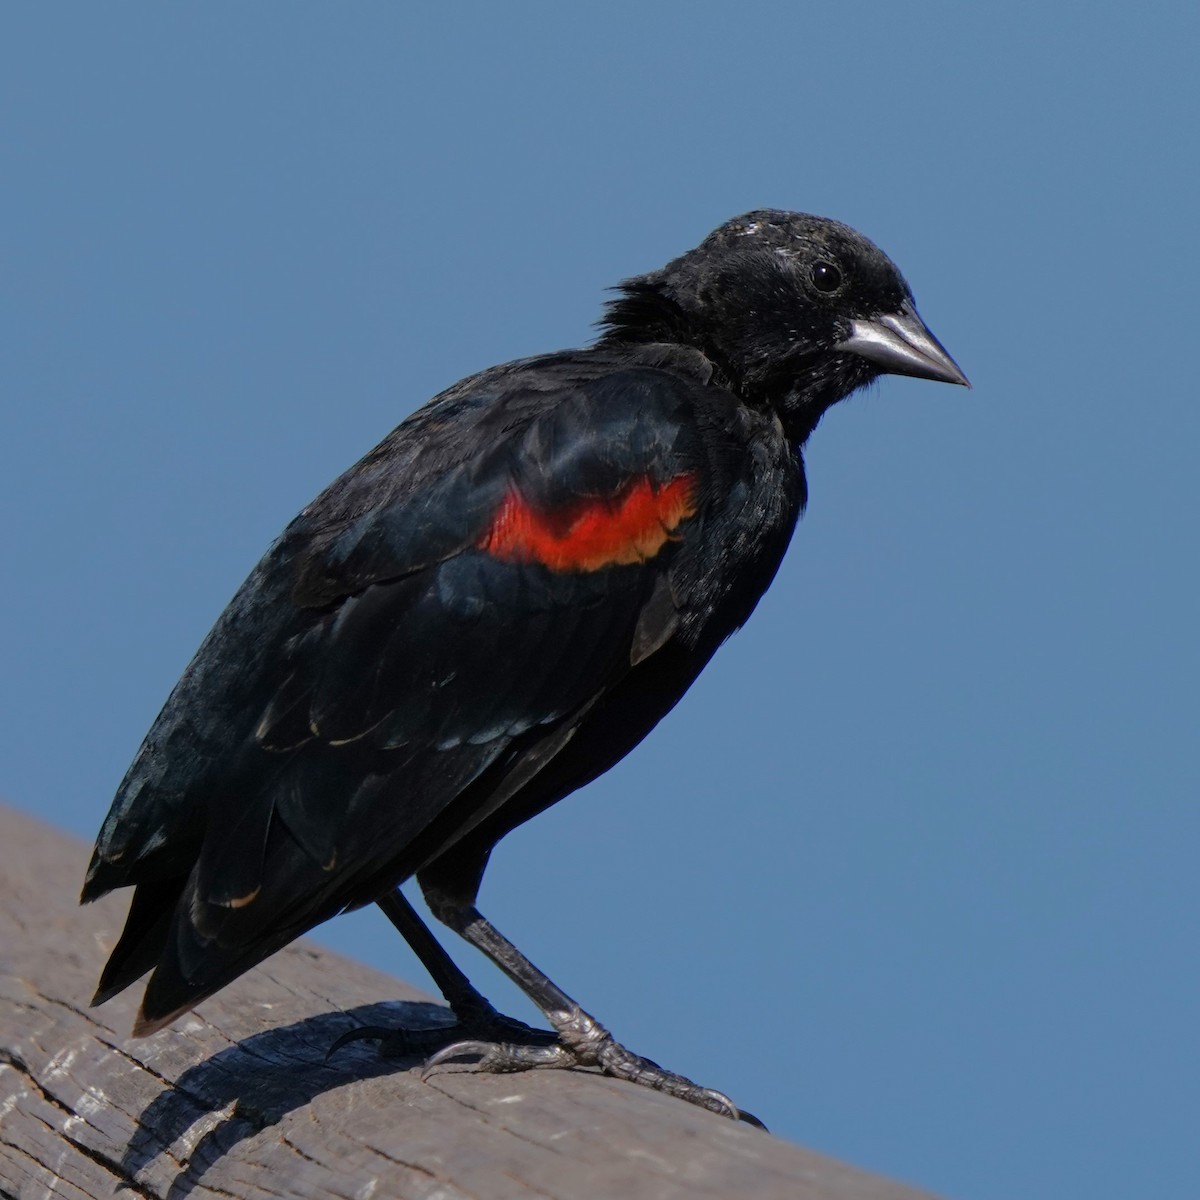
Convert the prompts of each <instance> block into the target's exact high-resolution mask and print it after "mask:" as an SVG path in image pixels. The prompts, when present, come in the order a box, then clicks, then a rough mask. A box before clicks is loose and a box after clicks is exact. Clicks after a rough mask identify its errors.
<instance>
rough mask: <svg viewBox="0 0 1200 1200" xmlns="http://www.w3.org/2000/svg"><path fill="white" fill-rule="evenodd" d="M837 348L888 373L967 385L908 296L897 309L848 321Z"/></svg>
mask: <svg viewBox="0 0 1200 1200" xmlns="http://www.w3.org/2000/svg"><path fill="white" fill-rule="evenodd" d="M837 349H839V350H849V351H850V352H851V353H852V354H858V355H861V356H862V357H863V358H865V359H866V360H867V361H868V362H872V363H875V364H876V365H877V366H879V367H882V368H883V370H884V371H885V372H887V373H888V374H890V375H915V376H916V377H917V378H918V379H936V380H937V381H938V382H939V383H961V384H962V385H963V386H964V387H970V386H971V384H970V383H969V382H968V380H967V377H966V376H965V375H964V374H963V373H962V371H961V370H959V367H958V363H956V362H955V361H954V359H952V358H951V357H950V355H949V354H947V353H946V351H945V348H944V347H943V346H942V344H941V342H939V341H938V340H937V338H935V337H934V336H933V334H932V333H930V332H929V330H928V328H927V327H926V325H925V322H924V321H922V320H921V318H920V317H919V316H917V310H916V309H915V308H914V307H913V306H912V302H911V301H910V300H906V301H905V302H904V304H903V305H902V306H901V308H900V311H899V312H894V313H885V314H884V315H883V316H881V317H872V318H871V320H869V321H865V320H859V321H851V322H850V336H849V337H848V338H844V339H843V340H842V341H840V342H838V343H837Z"/></svg>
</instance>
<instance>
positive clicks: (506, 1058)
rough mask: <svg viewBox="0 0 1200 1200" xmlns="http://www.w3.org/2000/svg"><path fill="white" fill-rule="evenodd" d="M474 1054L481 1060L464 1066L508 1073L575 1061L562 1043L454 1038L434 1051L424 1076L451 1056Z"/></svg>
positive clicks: (503, 1073)
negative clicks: (464, 1040) (458, 1039)
mask: <svg viewBox="0 0 1200 1200" xmlns="http://www.w3.org/2000/svg"><path fill="white" fill-rule="evenodd" d="M469 1054H473V1055H475V1056H477V1058H478V1061H477V1062H473V1063H464V1064H462V1065H461V1067H460V1070H465V1071H482V1072H483V1073H485V1074H490V1075H505V1074H508V1073H509V1072H513V1071H532V1070H535V1069H536V1068H538V1067H566V1066H571V1065H573V1064H574V1062H575V1057H574V1056H573V1055H572V1054H571V1052H570V1051H569V1050H568V1049H567V1048H566V1047H565V1046H562V1045H559V1044H558V1043H556V1042H555V1043H551V1044H550V1045H548V1046H519V1045H514V1044H512V1043H510V1042H470V1041H466V1042H453V1043H451V1044H450V1045H449V1046H443V1047H442V1048H441V1049H440V1050H439V1051H437V1053H436V1054H431V1055H430V1056H429V1057H428V1058H427V1059H426V1060H425V1065H424V1066H423V1067H422V1068H421V1079H422V1080H425V1079H428V1078H429V1076H430V1074H432V1072H433V1071H434V1069H435V1068H437V1067H440V1066H443V1065H444V1064H446V1063H448V1062H450V1060H451V1059H455V1058H461V1057H463V1056H464V1055H469Z"/></svg>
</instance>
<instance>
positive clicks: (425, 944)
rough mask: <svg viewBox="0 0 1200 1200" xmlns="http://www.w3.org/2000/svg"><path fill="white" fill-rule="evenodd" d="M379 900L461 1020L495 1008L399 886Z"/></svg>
mask: <svg viewBox="0 0 1200 1200" xmlns="http://www.w3.org/2000/svg"><path fill="white" fill-rule="evenodd" d="M376 903H377V904H378V905H379V907H380V908H381V909H382V910H383V912H384V915H385V916H386V917H387V919H388V920H389V921H391V923H392V924H393V925H395V927H396V928H397V929H398V930H399V931H400V933H401V934H402V935H403V937H404V940H405V941H406V942H407V943H408V944H409V945H410V946H411V947H412V948H413V950H414V951H415V952H416V955H417V957H418V958H419V959H420V960H421V965H422V966H423V967H424V968H425V970H427V971H428V972H429V974H430V976H431V977H432V979H433V982H434V983H436V984H437V986H438V990H439V991H440V992H441V993H442V995H443V996H445V997H446V1003H447V1004H449V1005H450V1007H451V1008H452V1009H453V1010H454V1015H455V1016H456V1017H458V1019H459V1020H460V1021H462V1020H464V1019H466V1018H469V1017H471V1016H474V1015H476V1014H480V1013H484V1012H493V1011H494V1010H493V1009H492V1006H491V1005H490V1004H489V1003H488V1002H487V1001H486V1000H485V999H484V998H483V996H481V995H480V994H479V992H478V991H476V989H475V988H474V987H472V985H471V981H470V980H469V979H468V978H467V977H466V975H464V974H463V973H462V971H461V970H460V969H459V966H458V964H457V963H456V962H455V961H454V959H452V958H451V957H450V955H449V954H447V953H446V951H445V950H444V949H442V946H441V943H440V942H439V941H438V940H437V938H435V937H434V936H433V934H432V933H430V932H429V926H428V925H426V924H425V922H424V921H422V920H421V918H420V917H419V916H418V915H417V910H416V909H415V908H413V906H412V905H411V904H410V903H409V902H408V897H406V896H405V895H404V893H403V892H402V891H401V890H400V889H399V888H396V889H395V890H394V891H391V892H388V894H387V895H386V896H382V897H381V898H380V899H379V900H377V901H376Z"/></svg>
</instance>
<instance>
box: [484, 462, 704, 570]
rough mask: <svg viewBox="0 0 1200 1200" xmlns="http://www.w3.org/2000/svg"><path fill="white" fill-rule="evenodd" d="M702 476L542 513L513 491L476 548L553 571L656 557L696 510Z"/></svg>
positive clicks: (642, 483) (633, 487)
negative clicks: (698, 481) (693, 496)
mask: <svg viewBox="0 0 1200 1200" xmlns="http://www.w3.org/2000/svg"><path fill="white" fill-rule="evenodd" d="M695 484H696V477H695V475H692V474H687V475H679V476H677V477H676V478H674V479H672V480H671V481H670V482H669V483H667V484H665V485H664V486H663V487H658V488H656V487H655V486H654V484H653V483H652V482H651V481H650V480H649V479H639V480H636V481H635V482H633V483H631V484H629V485H628V486H627V487H625V488H623V489H622V490H621V491H620V492H618V493H617V494H616V495H615V496H613V497H609V498H605V499H596V500H587V501H583V502H581V503H579V504H573V505H571V507H570V508H568V509H560V510H557V511H551V512H540V511H538V510H537V509H535V508H532V507H530V505H529V504H527V503H526V502H525V500H524V499H523V498H522V496H521V494H520V493H519V492H518V491H517V490H516V489H515V488H510V489H509V492H508V494H507V495H506V496H505V497H504V503H503V504H501V506H500V509H499V511H498V512H497V513H496V515H495V517H493V518H492V523H491V525H489V526H488V529H487V532H486V533H484V535H483V537H481V538H480V539H479V541H478V542H477V543H476V545H477V546H478V547H479V549H481V550H486V551H487V552H488V553H489V554H492V555H494V556H495V557H496V558H501V559H504V560H505V561H507V562H536V563H541V564H542V566H544V567H548V568H549V569H550V570H551V571H598V570H600V568H601V567H614V566H629V565H631V564H632V563H639V562H644V561H645V560H646V559H648V558H653V557H654V556H655V555H656V554H657V553H658V552H659V551H660V550H661V549H662V548H663V546H664V545H666V543H667V542H668V541H669V540H670V538H671V535H672V533H673V532H674V531H675V529H676V528H678V526H679V525H680V524H681V523H682V522H683V521H685V520H687V518H688V517H690V516H691V515H692V514H693V513H694V512H695V511H696V507H695V504H694V502H693V498H692V493H693V491H694V490H695Z"/></svg>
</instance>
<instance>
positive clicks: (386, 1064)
mask: <svg viewBox="0 0 1200 1200" xmlns="http://www.w3.org/2000/svg"><path fill="white" fill-rule="evenodd" d="M85 861H86V850H85V848H84V846H83V845H82V844H81V843H80V842H78V841H76V840H75V839H73V838H70V837H68V836H67V835H65V834H62V833H59V832H56V831H54V830H51V829H49V828H48V827H46V826H45V825H42V824H40V823H39V822H37V821H36V820H34V819H33V818H31V817H28V816H25V815H22V814H20V813H18V812H15V811H14V810H12V809H8V808H4V807H3V806H0V1196H3V1197H4V1198H5V1200H8V1198H13V1197H19V1198H20V1200H43V1198H44V1197H51V1196H54V1197H63V1198H65V1200H84V1198H87V1200H94V1198H97V1197H111V1196H114V1195H121V1196H129V1197H133V1196H142V1197H155V1198H162V1200H184V1198H185V1197H196V1198H197V1200H199V1198H201V1197H226V1198H228V1197H234V1198H236V1200H250V1198H254V1200H259V1198H262V1200H279V1198H280V1197H303V1198H309V1197H312V1198H314V1200H316V1198H322V1200H324V1198H326V1197H340V1198H342V1200H517V1198H526V1197H552V1198H554V1200H598V1198H605V1200H608V1198H615V1200H650V1198H653V1200H684V1198H685V1197H687V1198H690V1200H694V1198H696V1197H725V1198H733V1197H738V1198H741V1197H751V1198H754V1197H763V1198H767V1197H772V1198H773V1197H791V1198H795V1200H922V1196H923V1195H924V1194H923V1193H918V1192H915V1191H913V1190H911V1189H909V1188H906V1187H903V1186H901V1185H899V1184H895V1183H891V1182H888V1181H887V1180H883V1179H880V1178H877V1177H875V1176H872V1175H869V1174H866V1173H864V1172H861V1171H858V1170H855V1169H853V1168H851V1167H847V1166H843V1165H842V1164H840V1163H837V1162H833V1161H832V1160H830V1159H826V1158H823V1157H821V1156H819V1155H816V1154H813V1153H811V1152H809V1151H806V1150H802V1149H800V1148H799V1147H797V1146H793V1145H790V1144H788V1143H787V1142H784V1141H782V1140H780V1139H778V1138H774V1137H771V1136H768V1135H766V1134H763V1133H760V1132H758V1131H756V1130H754V1129H751V1128H748V1127H746V1126H742V1125H735V1124H733V1123H732V1122H729V1121H727V1120H724V1119H723V1118H720V1117H716V1116H713V1115H711V1114H709V1113H706V1112H703V1111H701V1110H700V1109H696V1108H692V1107H690V1106H688V1105H686V1104H682V1103H680V1102H679V1101H676V1100H672V1099H669V1098H667V1097H664V1096H660V1095H657V1094H655V1093H653V1092H648V1091H645V1090H643V1089H639V1088H634V1087H631V1086H629V1085H626V1084H623V1083H619V1082H617V1081H615V1080H611V1079H606V1078H604V1077H603V1076H600V1075H595V1074H589V1073H582V1072H574V1073H567V1072H543V1073H536V1072H535V1073H526V1074H522V1075H509V1076H476V1075H470V1074H436V1075H434V1076H432V1077H431V1078H430V1080H429V1081H428V1082H425V1083H423V1082H421V1080H420V1078H419V1074H418V1072H417V1070H416V1069H415V1067H416V1062H415V1060H414V1059H410V1060H392V1061H383V1060H381V1059H380V1058H379V1057H378V1055H377V1054H376V1053H375V1051H374V1049H373V1047H372V1046H371V1045H370V1044H368V1043H357V1044H354V1045H351V1046H348V1047H347V1048H346V1049H344V1050H343V1051H341V1052H339V1054H338V1055H337V1056H336V1057H335V1058H334V1059H333V1060H332V1061H331V1062H326V1061H325V1052H326V1050H327V1048H328V1047H329V1045H330V1043H331V1042H332V1041H333V1039H334V1038H336V1037H337V1035H338V1034H340V1033H343V1032H345V1031H346V1030H348V1029H350V1028H352V1027H354V1026H357V1025H360V1024H363V1023H386V1024H392V1025H395V1024H403V1025H405V1026H409V1027H414V1028H415V1027H420V1026H430V1025H436V1024H439V1023H442V1022H444V1021H445V1019H446V1010H445V1009H444V1008H442V1007H441V1006H440V1005H437V1004H434V1003H432V1002H431V1001H430V1000H429V999H428V997H426V996H423V995H422V994H421V993H419V992H417V991H415V990H414V989H413V988H410V987H407V986H406V985H404V984H401V983H398V982H397V981H396V980H394V979H390V978H388V977H386V976H384V975H381V974H379V973H378V972H375V971H371V970H369V969H368V968H366V967H363V966H360V965H358V964H356V963H352V962H349V961H347V960H346V959H343V958H340V957H338V956H337V955H335V954H332V953H330V952H328V951H326V950H322V949H319V948H318V947H316V946H314V945H312V944H311V943H308V942H299V943H297V944H295V945H294V946H291V947H289V948H288V949H287V950H284V951H282V952H281V953H279V954H277V955H275V957H274V958H272V959H271V960H269V961H268V962H267V963H266V964H264V965H263V966H261V967H259V968H257V969H256V970H254V971H252V972H250V973H249V974H248V975H246V976H244V977H243V978H242V979H240V980H238V981H237V982H236V983H234V984H232V985H231V986H230V987H228V988H227V989H225V991H223V992H221V993H220V994H219V995H218V996H216V997H214V998H213V999H211V1000H208V1001H206V1002H205V1003H204V1004H202V1005H201V1006H200V1011H199V1012H198V1013H193V1014H190V1015H189V1016H187V1017H183V1018H181V1019H180V1020H179V1021H177V1022H176V1023H175V1024H174V1025H173V1026H171V1027H170V1028H169V1029H166V1030H164V1031H162V1032H161V1033H157V1034H155V1035H154V1036H153V1037H149V1038H143V1039H140V1040H134V1039H131V1038H129V1037H128V1036H127V1035H128V1031H129V1029H130V1026H131V1024H132V1021H133V1015H134V1010H135V1008H136V996H135V995H133V994H126V995H123V996H119V997H117V998H116V999H115V1000H113V1001H111V1002H109V1003H108V1004H106V1005H104V1006H103V1007H102V1008H99V1009H89V1008H87V1007H86V1004H87V999H88V997H89V996H90V995H91V991H92V988H93V987H94V985H95V980H96V977H97V975H98V973H99V970H100V966H101V964H102V963H103V961H104V958H105V955H106V953H107V952H108V950H109V949H110V948H111V946H112V945H113V942H114V941H115V938H116V935H117V932H118V930H119V928H120V922H121V919H122V917H123V914H124V907H125V900H124V898H123V897H107V898H106V899H104V900H102V901H100V902H98V903H97V904H94V905H90V906H88V907H86V908H82V909H81V908H79V907H78V906H77V905H76V904H75V897H76V895H77V894H78V889H79V884H80V880H81V879H82V875H83V867H84V864H85ZM133 991H136V989H131V992H133ZM381 997H388V998H389V1002H387V1003H379V1002H378V1001H379V999H380V998H381ZM925 1200H929V1198H928V1197H927V1196H926V1197H925Z"/></svg>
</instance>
